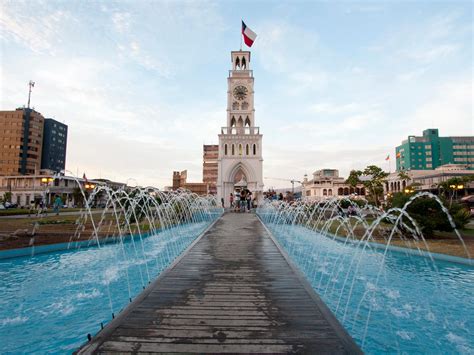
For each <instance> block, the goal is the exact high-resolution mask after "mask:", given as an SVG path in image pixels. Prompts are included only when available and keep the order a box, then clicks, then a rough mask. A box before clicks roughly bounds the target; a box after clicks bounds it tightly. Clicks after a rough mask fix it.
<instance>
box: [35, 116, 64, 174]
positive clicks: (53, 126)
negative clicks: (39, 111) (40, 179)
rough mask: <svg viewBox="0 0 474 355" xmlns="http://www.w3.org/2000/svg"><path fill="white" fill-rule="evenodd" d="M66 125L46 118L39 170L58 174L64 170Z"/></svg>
mask: <svg viewBox="0 0 474 355" xmlns="http://www.w3.org/2000/svg"><path fill="white" fill-rule="evenodd" d="M66 145H67V125H65V124H64V123H61V122H58V121H56V120H53V119H52V118H46V119H45V120H44V130H43V152H42V155H41V169H48V170H52V171H54V172H58V173H59V172H60V171H62V170H64V169H65V168H66Z"/></svg>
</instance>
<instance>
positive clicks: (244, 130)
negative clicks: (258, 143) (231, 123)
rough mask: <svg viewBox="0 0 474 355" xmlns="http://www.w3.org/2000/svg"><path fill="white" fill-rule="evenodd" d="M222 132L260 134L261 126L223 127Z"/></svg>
mask: <svg viewBox="0 0 474 355" xmlns="http://www.w3.org/2000/svg"><path fill="white" fill-rule="evenodd" d="M221 134H235V135H242V134H260V127H221Z"/></svg>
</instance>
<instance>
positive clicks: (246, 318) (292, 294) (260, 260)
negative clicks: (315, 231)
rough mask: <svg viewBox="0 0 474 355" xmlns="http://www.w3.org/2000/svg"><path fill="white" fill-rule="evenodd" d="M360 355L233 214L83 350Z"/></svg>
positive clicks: (251, 222) (264, 240)
mask: <svg viewBox="0 0 474 355" xmlns="http://www.w3.org/2000/svg"><path fill="white" fill-rule="evenodd" d="M116 352H120V353H124V352H125V353H157V352H158V353H159V352H165V353H179V352H185V353H225V352H231V353H308V354H316V353H317V354H321V353H331V354H348V353H351V354H352V353H361V351H360V349H359V348H358V346H357V345H356V344H355V342H354V341H353V340H352V338H351V337H350V336H349V335H348V334H347V332H346V331H345V330H344V329H343V328H342V326H341V325H340V324H339V322H338V321H337V320H336V318H335V317H334V316H333V315H332V313H331V312H330V311H329V310H328V309H327V307H326V306H325V305H324V304H323V303H322V301H321V300H320V299H319V297H318V296H317V295H316V294H315V293H314V292H313V291H312V290H311V288H310V287H309V285H308V284H307V283H306V281H305V280H304V279H303V278H302V277H301V275H300V274H299V272H297V271H295V269H294V267H293V266H291V265H290V264H289V263H288V260H287V256H286V254H285V255H284V252H283V253H282V251H281V250H280V249H279V247H277V246H276V245H275V243H274V241H273V240H272V237H271V236H270V235H269V233H267V231H266V229H265V228H264V226H263V225H262V224H261V222H260V221H259V220H258V218H257V217H256V216H255V215H254V214H240V213H227V214H225V215H224V216H223V217H222V218H221V219H219V220H218V221H217V222H216V223H215V224H214V225H213V226H212V227H211V228H210V229H209V230H208V231H207V232H206V233H205V234H204V235H203V236H202V237H201V238H200V239H199V240H198V241H197V242H195V243H194V244H193V245H192V246H191V247H190V248H189V249H188V251H187V252H186V254H184V256H183V257H181V258H180V259H179V260H178V261H177V262H175V263H174V264H173V265H172V266H171V267H170V268H169V269H168V270H167V271H166V272H164V273H163V274H162V275H161V276H160V277H159V278H158V279H157V280H156V281H155V282H154V283H152V284H151V285H150V286H149V287H148V288H147V289H146V290H145V291H144V292H143V293H142V294H141V295H140V296H139V297H137V299H136V300H135V301H134V302H133V303H131V304H130V306H129V307H128V308H127V309H126V310H124V311H123V312H122V313H121V314H120V315H119V316H118V317H117V318H116V319H114V320H113V321H112V322H111V323H110V324H109V325H108V326H106V327H105V328H104V329H103V330H102V331H101V332H100V333H98V334H97V335H96V336H95V337H94V338H93V339H92V340H91V341H90V342H89V343H87V344H85V345H84V346H83V347H82V348H81V349H80V350H79V353H80V354H89V353H116Z"/></svg>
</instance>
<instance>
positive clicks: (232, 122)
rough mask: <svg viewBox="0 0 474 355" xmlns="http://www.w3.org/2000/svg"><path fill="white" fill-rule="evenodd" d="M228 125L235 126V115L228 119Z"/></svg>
mask: <svg viewBox="0 0 474 355" xmlns="http://www.w3.org/2000/svg"><path fill="white" fill-rule="evenodd" d="M230 126H231V127H235V117H233V116H232V119H231V120H230Z"/></svg>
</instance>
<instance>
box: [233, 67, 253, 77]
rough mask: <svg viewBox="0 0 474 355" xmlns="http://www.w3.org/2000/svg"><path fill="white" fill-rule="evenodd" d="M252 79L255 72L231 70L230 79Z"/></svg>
mask: <svg viewBox="0 0 474 355" xmlns="http://www.w3.org/2000/svg"><path fill="white" fill-rule="evenodd" d="M241 77H242V78H249V77H250V78H252V77H253V70H240V69H238V70H229V78H241Z"/></svg>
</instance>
